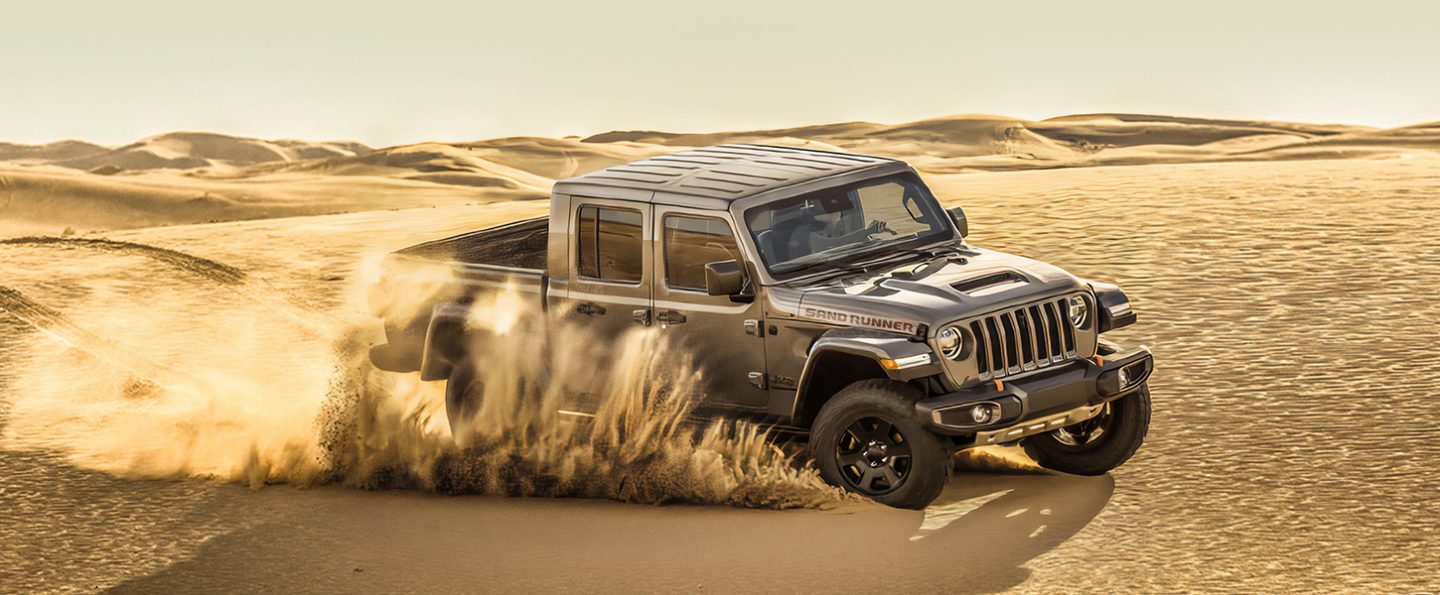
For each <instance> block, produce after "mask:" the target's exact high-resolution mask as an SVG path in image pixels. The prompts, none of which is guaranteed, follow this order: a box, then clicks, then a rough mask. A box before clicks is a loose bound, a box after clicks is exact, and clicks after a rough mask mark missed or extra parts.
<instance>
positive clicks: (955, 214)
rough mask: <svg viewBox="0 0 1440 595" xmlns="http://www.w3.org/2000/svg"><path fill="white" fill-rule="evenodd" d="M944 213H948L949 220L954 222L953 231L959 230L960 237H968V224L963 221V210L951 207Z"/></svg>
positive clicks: (966, 221)
mask: <svg viewBox="0 0 1440 595" xmlns="http://www.w3.org/2000/svg"><path fill="white" fill-rule="evenodd" d="M945 212H946V213H950V220H951V221H954V222H955V229H958V230H960V237H962V238H963V237H965V236H968V235H970V222H969V221H968V220H966V219H965V209H962V208H960V207H953V208H950V209H947V210H946V211H945Z"/></svg>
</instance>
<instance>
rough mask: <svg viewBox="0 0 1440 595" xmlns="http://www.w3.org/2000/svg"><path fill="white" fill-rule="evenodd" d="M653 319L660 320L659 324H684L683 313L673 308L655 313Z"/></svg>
mask: <svg viewBox="0 0 1440 595" xmlns="http://www.w3.org/2000/svg"><path fill="white" fill-rule="evenodd" d="M655 320H658V321H660V326H667V325H671V324H685V315H684V314H681V313H679V312H676V311H674V310H666V311H664V312H661V313H659V314H656V315H655Z"/></svg>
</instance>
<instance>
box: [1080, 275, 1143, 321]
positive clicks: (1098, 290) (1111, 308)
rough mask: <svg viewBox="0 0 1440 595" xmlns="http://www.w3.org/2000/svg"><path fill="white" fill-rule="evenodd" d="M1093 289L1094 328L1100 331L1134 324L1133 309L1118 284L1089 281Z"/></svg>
mask: <svg viewBox="0 0 1440 595" xmlns="http://www.w3.org/2000/svg"><path fill="white" fill-rule="evenodd" d="M1089 283H1090V289H1092V290H1094V291H1095V303H1096V307H1095V314H1096V318H1095V322H1096V323H1097V325H1096V327H1095V328H1096V330H1097V331H1099V332H1102V333H1106V332H1110V331H1112V330H1115V329H1117V328H1121V327H1126V326H1130V325H1132V324H1135V310H1134V309H1133V308H1131V307H1130V298H1129V297H1126V295H1125V292H1124V291H1121V290H1120V286H1119V285H1115V284H1112V283H1101V282H1099V281H1090V282H1089Z"/></svg>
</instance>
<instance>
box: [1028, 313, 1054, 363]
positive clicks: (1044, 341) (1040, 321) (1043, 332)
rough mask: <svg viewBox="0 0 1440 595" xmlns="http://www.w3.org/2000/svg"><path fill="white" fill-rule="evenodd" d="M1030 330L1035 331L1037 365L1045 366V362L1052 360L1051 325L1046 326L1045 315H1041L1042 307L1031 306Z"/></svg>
mask: <svg viewBox="0 0 1440 595" xmlns="http://www.w3.org/2000/svg"><path fill="white" fill-rule="evenodd" d="M1028 312H1030V328H1032V329H1034V330H1035V363H1036V364H1039V365H1042V366H1043V365H1045V364H1044V362H1045V360H1048V359H1050V325H1048V324H1045V315H1044V314H1041V313H1040V306H1030V308H1029V309H1028Z"/></svg>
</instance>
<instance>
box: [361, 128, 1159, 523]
mask: <svg viewBox="0 0 1440 595" xmlns="http://www.w3.org/2000/svg"><path fill="white" fill-rule="evenodd" d="M968 231H969V224H968V222H967V220H966V217H965V213H964V211H963V209H961V208H959V207H956V208H952V209H950V210H948V211H947V210H945V209H944V208H942V206H941V204H940V203H939V202H938V201H937V200H936V198H935V197H934V195H932V194H931V192H930V190H929V188H927V187H926V185H925V183H924V182H923V181H922V180H921V178H920V176H919V175H918V174H917V173H916V172H915V170H914V169H912V168H911V167H910V166H908V165H907V164H906V163H904V162H902V161H898V160H893V159H886V158H881V157H872V156H865V155H855V154H846V153H839V152H829V151H817V150H809V149H802V148H790V147H774V146H763V145H744V144H732V145H720V146H714V147H706V148H700V149H693V150H687V151H683V152H678V153H675V154H670V155H664V156H658V157H654V158H651V159H646V160H643V161H638V162H634V163H629V164H625V165H618V166H614V167H609V168H606V169H603V170H599V171H595V172H592V173H588V174H585V175H581V176H578V177H574V178H570V179H566V180H561V181H559V182H557V183H556V184H555V186H554V189H553V192H552V194H551V197H550V215H549V217H547V218H538V219H533V220H528V221H520V222H516V223H512V224H509V225H504V226H501V227H496V228H492V229H487V230H482V231H476V232H472V233H468V234H464V235H459V236H455V237H452V238H446V239H441V240H436V241H433V242H427V243H424V244H419V245H417V246H414V247H411V248H406V249H404V250H400V251H398V252H396V253H393V254H391V255H390V256H389V257H387V263H386V266H385V267H383V268H384V270H387V271H388V270H392V269H394V268H396V266H398V265H399V264H401V263H403V262H405V261H430V262H439V263H441V264H443V265H445V266H447V267H449V268H450V269H451V270H452V271H453V277H452V278H453V281H452V282H451V284H452V285H453V287H451V288H449V290H448V291H440V292H436V293H435V295H436V296H437V297H436V298H435V299H434V300H433V303H426V304H424V306H423V307H419V308H413V307H412V308H409V309H407V310H406V311H404V312H396V311H392V310H387V309H386V308H385V307H384V306H383V304H384V303H385V300H384V298H383V296H384V295H385V293H386V292H387V291H394V290H395V289H396V287H395V285H396V284H400V283H405V282H407V281H406V280H405V277H404V276H401V275H390V274H388V273H387V274H382V278H381V280H380V282H379V283H378V284H377V285H376V287H375V289H373V290H372V293H378V294H379V295H380V296H381V297H380V298H378V299H375V296H374V295H372V305H373V304H374V303H376V302H378V303H380V304H381V305H380V306H375V309H376V311H377V315H378V316H381V317H382V318H383V321H384V326H385V334H386V341H387V342H386V343H385V344H382V345H378V346H376V347H374V348H372V350H371V353H370V358H371V361H372V362H373V363H374V364H375V365H376V367H378V368H380V369H383V370H389V371H394V372H419V373H420V376H421V378H422V379H424V380H442V379H443V380H447V382H448V386H447V390H446V405H447V414H448V415H449V416H450V421H451V424H452V427H454V424H455V423H456V421H457V420H456V418H457V417H459V416H462V415H464V412H466V411H471V410H473V407H474V400H475V399H477V398H479V397H478V393H477V391H476V389H475V388H474V387H475V386H476V381H477V380H483V376H484V373H485V370H484V367H483V362H479V363H477V362H475V361H473V359H474V358H471V357H467V355H466V349H467V348H466V345H473V344H474V341H473V339H474V337H470V338H468V339H467V337H466V333H467V332H474V331H469V330H467V328H466V325H465V319H466V309H467V305H468V304H470V303H471V302H472V301H473V300H474V299H475V298H476V296H477V295H479V294H482V293H484V292H487V291H495V287H497V286H500V285H502V284H508V285H509V286H510V287H512V288H514V287H519V288H520V289H522V290H524V292H525V293H524V295H529V296H533V297H532V298H529V299H533V300H536V301H537V303H536V304H535V305H536V307H538V308H542V309H544V310H546V311H548V312H549V313H550V314H552V315H556V314H558V315H560V316H561V318H562V319H565V320H570V321H578V323H579V324H582V325H584V326H585V327H586V328H587V330H588V331H590V332H593V333H594V335H595V336H598V337H599V338H600V340H601V341H604V340H605V339H606V338H608V337H617V338H618V337H619V336H620V335H621V334H623V333H626V332H630V331H632V330H633V329H635V328H636V327H657V328H655V329H654V331H655V332H662V333H666V334H668V335H669V336H670V338H673V339H674V340H675V343H676V344H679V345H682V346H683V348H684V349H686V350H688V351H689V352H690V353H692V354H693V357H692V358H690V359H689V360H688V361H691V362H692V365H693V366H694V367H696V368H698V371H699V372H700V374H699V376H700V377H701V378H703V379H704V386H703V390H701V391H700V392H701V394H700V395H699V397H698V398H699V399H700V400H701V403H700V405H701V407H700V408H699V409H697V410H696V411H700V412H704V415H706V416H731V417H737V418H746V419H753V420H760V421H763V422H764V423H767V424H771V425H773V426H775V427H779V428H783V429H785V430H787V431H793V432H795V433H796V435H800V436H804V437H806V444H807V446H806V453H807V455H808V456H809V457H810V458H811V460H812V461H813V463H814V465H815V466H816V467H817V468H818V470H819V472H820V474H821V475H822V476H823V477H824V478H825V479H826V480H827V481H829V482H831V483H833V484H834V485H837V486H840V487H843V488H844V489H846V490H849V491H852V492H856V493H859V494H862V495H864V496H865V497H868V498H870V499H873V500H875V501H877V502H880V503H883V504H887V505H891V506H896V507H904V508H923V507H925V506H927V505H928V504H929V503H930V502H931V501H933V500H934V499H935V498H936V497H937V496H938V495H939V494H940V492H941V490H942V489H943V487H944V484H945V482H946V480H947V477H948V475H949V470H950V468H951V465H950V461H951V459H950V455H951V454H952V453H954V452H955V451H958V450H961V449H967V448H972V447H978V446H986V445H1013V444H1017V443H1018V444H1020V445H1021V446H1023V447H1024V449H1025V451H1026V452H1028V454H1029V455H1030V456H1031V457H1032V458H1034V460H1035V461H1036V462H1037V463H1038V464H1040V465H1041V466H1043V467H1046V468H1049V469H1053V470H1058V471H1062V472H1068V473H1076V474H1086V475H1099V474H1103V473H1105V472H1107V471H1109V470H1110V469H1113V468H1115V467H1116V466H1118V465H1120V464H1121V463H1124V462H1125V461H1126V460H1128V459H1129V458H1130V457H1131V455H1133V454H1134V453H1135V452H1136V450H1137V449H1138V448H1139V447H1140V444H1141V442H1142V441H1143V440H1144V437H1145V433H1146V430H1147V428H1148V426H1149V421H1150V394H1149V389H1148V387H1147V382H1146V381H1147V379H1148V377H1149V375H1150V373H1151V370H1152V369H1153V361H1152V357H1151V354H1150V351H1149V350H1148V349H1147V348H1145V347H1143V346H1140V347H1134V348H1128V349H1126V348H1122V347H1120V346H1119V345H1117V344H1115V343H1112V342H1110V341H1108V340H1102V339H1101V338H1100V336H1101V334H1103V333H1105V332H1108V331H1110V330H1113V329H1116V328H1120V327H1122V326H1126V325H1129V324H1132V323H1134V322H1135V314H1134V312H1133V311H1132V309H1131V307H1130V302H1129V300H1128V299H1127V298H1126V296H1125V294H1124V293H1123V292H1122V291H1121V290H1120V288H1119V287H1116V286H1115V285H1111V284H1107V283H1102V282H1097V281H1087V280H1084V279H1080V278H1077V277H1076V276H1074V275H1071V274H1069V273H1067V272H1066V271H1064V270H1061V269H1060V268H1058V267H1055V266H1052V265H1049V264H1045V263H1042V262H1038V261H1035V260H1031V259H1027V258H1024V257H1021V256H1016V255H1012V254H1006V253H1003V252H997V251H994V250H987V249H985V248H982V247H979V246H976V245H973V244H971V243H969V242H967V241H966V239H965V238H966V236H967V235H968ZM1082 240H1083V238H1076V241H1077V244H1078V243H1079V242H1081V241H1082ZM556 332H558V331H556ZM482 339H484V340H491V341H500V340H505V338H504V337H499V336H497V337H490V338H482ZM512 340H514V339H512ZM597 369H604V368H603V366H597Z"/></svg>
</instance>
